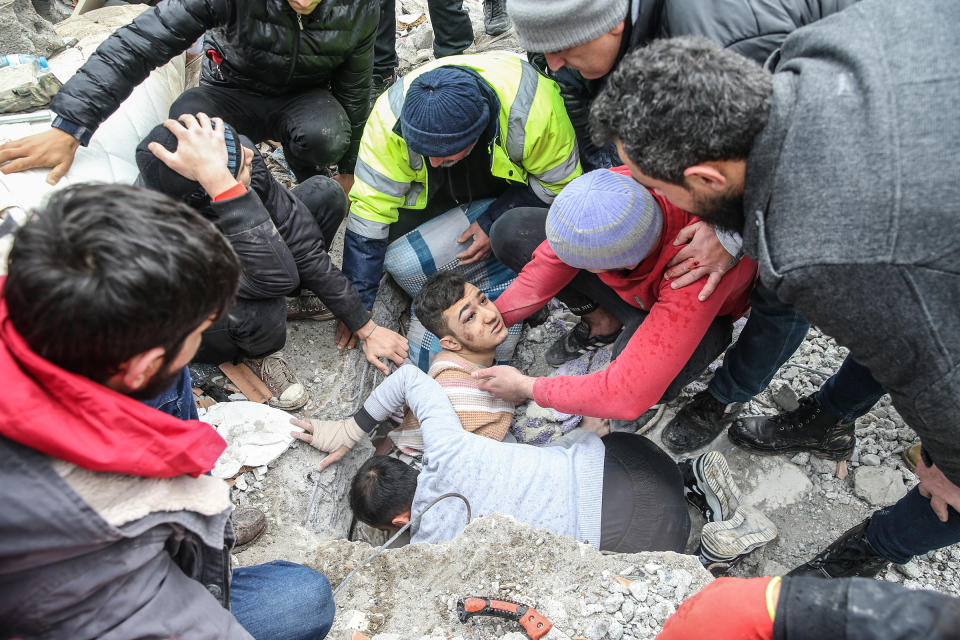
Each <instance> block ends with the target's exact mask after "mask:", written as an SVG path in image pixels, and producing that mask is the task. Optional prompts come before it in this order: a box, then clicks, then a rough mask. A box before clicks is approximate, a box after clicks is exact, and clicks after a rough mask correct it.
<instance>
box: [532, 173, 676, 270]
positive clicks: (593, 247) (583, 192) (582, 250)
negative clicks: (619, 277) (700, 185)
mask: <svg viewBox="0 0 960 640" xmlns="http://www.w3.org/2000/svg"><path fill="white" fill-rule="evenodd" d="M662 231H663V212H662V211H661V210H660V205H659V204H657V201H656V200H655V199H654V198H653V196H652V195H651V194H650V192H649V191H647V190H646V189H645V188H644V187H642V186H641V185H639V184H637V183H636V182H635V181H634V180H633V179H632V178H630V177H629V176H624V175H621V174H619V173H614V172H613V171H609V170H607V169H597V170H596V171H591V172H590V173H587V174H584V175H582V176H580V177H579V178H577V179H576V180H573V181H572V182H571V183H570V184H568V185H567V186H566V187H565V188H564V189H563V191H561V192H560V195H558V196H557V198H556V199H555V200H554V201H553V205H552V206H551V207H550V212H549V213H548V214H547V242H549V243H550V248H551V249H553V252H554V253H556V254H557V257H558V258H560V260H562V261H563V262H564V263H566V264H568V265H570V266H571V267H576V268H578V269H623V268H626V267H633V266H634V265H637V264H639V263H640V262H642V261H643V259H644V258H646V257H647V254H649V253H650V251H652V250H653V249H654V247H656V246H657V242H659V240H660V234H661V232H662Z"/></svg>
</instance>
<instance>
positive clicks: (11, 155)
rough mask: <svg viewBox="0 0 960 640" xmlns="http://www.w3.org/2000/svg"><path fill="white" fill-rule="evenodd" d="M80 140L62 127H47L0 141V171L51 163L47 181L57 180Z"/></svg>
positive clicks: (50, 182) (30, 167)
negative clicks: (43, 129) (40, 130)
mask: <svg viewBox="0 0 960 640" xmlns="http://www.w3.org/2000/svg"><path fill="white" fill-rule="evenodd" d="M79 146H80V142H79V141H78V140H77V139H76V138H74V137H73V136H72V135H70V134H69V133H67V132H66V131H61V130H60V129H57V128H50V129H48V130H47V131H43V132H41V133H36V134H34V135H32V136H27V137H25V138H20V139H19V140H11V141H10V142H7V143H6V144H3V145H0V164H3V163H4V162H6V164H3V166H0V171H2V172H3V173H17V172H18V171H26V170H27V169H36V168H41V167H43V168H45V167H52V170H51V171H50V173H48V174H47V184H57V183H58V182H60V178H62V177H63V176H64V175H66V173H67V171H69V170H70V166H71V165H72V164H73V158H74V156H75V155H76V153H77V147H79Z"/></svg>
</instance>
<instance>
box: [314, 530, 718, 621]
mask: <svg viewBox="0 0 960 640" xmlns="http://www.w3.org/2000/svg"><path fill="white" fill-rule="evenodd" d="M539 539H542V540H543V543H542V544H539V545H537V544H535V543H534V541H535V540H539ZM372 551H373V549H372V548H371V547H370V546H369V545H366V544H364V543H358V542H355V543H350V542H333V543H328V544H325V545H321V546H319V547H318V548H317V549H316V553H315V554H314V558H313V560H312V562H310V563H309V564H310V565H311V566H313V567H314V568H315V569H317V570H319V571H322V572H323V573H324V574H325V575H327V577H328V578H329V579H330V581H331V584H333V586H334V587H335V588H336V587H337V586H338V585H339V584H340V582H341V581H342V580H343V579H344V578H345V577H346V575H347V574H348V573H349V572H350V571H351V570H353V568H355V567H357V566H359V565H360V564H361V563H362V562H363V561H364V560H366V558H367V557H368V556H369V555H370V554H371V553H372ZM617 576H620V577H624V578H627V579H629V580H630V581H631V584H630V587H625V586H624V585H623V584H622V583H620V582H618V581H617V580H615V578H616V577H617ZM711 580H712V576H710V574H709V573H707V571H706V570H705V569H704V568H703V567H702V566H701V564H700V562H699V561H698V560H697V559H696V558H695V557H693V556H685V555H680V554H676V553H669V552H667V553H641V554H610V555H605V554H601V553H600V552H598V551H596V550H595V549H593V548H592V547H590V546H589V545H583V544H580V543H578V542H576V541H575V540H573V539H571V538H564V537H560V536H555V535H553V534H551V533H549V532H548V531H545V530H543V529H535V528H533V527H530V526H529V525H525V524H521V523H519V522H517V521H516V520H514V519H512V518H510V517H507V516H499V515H495V516H490V517H485V518H479V519H477V520H475V521H474V522H472V523H471V524H470V525H468V526H467V527H466V529H464V531H463V533H462V534H461V535H460V536H459V537H457V538H456V539H455V540H452V541H450V542H445V543H440V544H412V545H408V546H406V547H402V548H400V549H394V550H388V551H385V552H384V553H382V554H380V555H379V556H377V557H376V558H375V559H374V560H373V561H372V562H371V563H370V564H369V565H368V566H366V567H364V568H363V569H361V570H359V571H358V572H357V573H356V574H355V575H354V576H353V577H352V578H351V579H350V581H349V582H348V583H347V584H346V586H345V587H344V588H343V590H342V591H340V592H339V593H338V594H337V596H336V601H337V615H336V618H335V619H334V623H333V629H332V630H331V635H330V637H332V638H340V637H344V638H349V637H350V634H352V633H353V632H360V633H364V634H367V635H369V636H370V637H371V638H372V639H373V640H378V639H379V638H387V637H398V636H399V637H402V638H424V637H429V636H434V637H441V638H449V637H452V636H459V637H460V638H463V639H464V640H473V639H477V640H479V639H481V638H483V639H486V638H489V637H491V636H494V637H503V636H505V635H506V634H509V633H519V631H520V629H519V627H518V626H516V625H515V624H514V623H512V622H509V621H504V620H501V619H497V618H482V617H481V618H473V619H471V620H470V623H469V624H467V625H463V624H461V623H460V621H459V620H458V618H457V614H456V603H457V600H458V599H460V598H464V597H467V596H471V595H476V596H486V597H500V598H506V599H510V600H515V601H519V602H523V603H524V604H527V605H529V606H532V607H534V608H536V609H537V610H538V611H539V612H540V613H542V614H543V615H545V616H546V617H547V618H548V619H549V620H550V621H551V622H552V623H553V625H554V627H553V630H551V631H550V633H549V634H548V635H547V636H545V638H546V639H552V640H563V639H569V638H572V637H577V636H582V637H596V638H603V637H604V636H606V637H613V636H611V635H610V634H611V632H613V635H615V636H618V637H626V636H631V637H634V638H652V637H653V636H654V635H656V633H657V632H658V631H659V630H660V628H661V626H662V625H663V622H664V620H665V619H666V618H667V617H669V615H670V614H672V613H673V612H674V611H675V610H676V608H677V607H678V606H679V604H680V602H682V600H683V599H684V598H686V597H687V596H688V595H690V594H691V593H695V592H697V591H699V590H700V589H701V588H703V587H704V586H705V585H706V584H708V583H709V582H710V581H711ZM641 584H642V585H645V587H646V588H645V589H641V588H640V587H639V586H637V587H636V588H631V587H633V586H634V585H641ZM681 592H682V593H681ZM614 605H616V608H615V609H614ZM611 609H614V610H613V611H611ZM624 609H627V613H628V614H629V619H628V615H625V614H624ZM601 632H602V633H601ZM388 634H393V635H392V636H389V635H388Z"/></svg>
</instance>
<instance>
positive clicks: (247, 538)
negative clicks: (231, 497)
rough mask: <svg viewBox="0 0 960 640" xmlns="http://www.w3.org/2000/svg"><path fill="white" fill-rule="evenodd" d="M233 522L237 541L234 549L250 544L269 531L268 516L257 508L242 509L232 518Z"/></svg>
mask: <svg viewBox="0 0 960 640" xmlns="http://www.w3.org/2000/svg"><path fill="white" fill-rule="evenodd" d="M230 520H231V521H232V522H233V534H234V535H235V536H236V538H237V540H236V542H235V543H234V545H233V546H234V548H237V547H242V546H244V545H246V544H250V543H251V542H253V541H254V540H256V539H257V538H259V537H260V534H262V533H263V532H264V531H266V530H267V516H266V515H264V513H263V511H260V509H257V508H256V507H240V508H239V509H234V510H233V515H232V516H230Z"/></svg>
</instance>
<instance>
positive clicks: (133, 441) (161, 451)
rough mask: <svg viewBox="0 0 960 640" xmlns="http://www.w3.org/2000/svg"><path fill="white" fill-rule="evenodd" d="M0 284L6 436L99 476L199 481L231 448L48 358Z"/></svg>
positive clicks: (0, 409) (204, 428) (202, 426)
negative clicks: (11, 311) (20, 328)
mask: <svg viewBox="0 0 960 640" xmlns="http://www.w3.org/2000/svg"><path fill="white" fill-rule="evenodd" d="M5 281H6V278H0V380H3V386H4V392H3V393H2V394H0V435H3V436H4V437H6V438H9V439H11V440H13V441H15V442H18V443H20V444H22V445H24V446H27V447H30V448H31V449H35V450H37V451H40V452H42V453H45V454H47V455H49V456H52V457H54V458H58V459H60V460H66V461H68V462H72V463H73V464H76V465H78V466H80V467H83V468H85V469H90V470H93V471H110V472H114V473H127V474H132V475H137V476H144V477H151V478H169V477H172V476H177V475H181V474H189V475H192V476H198V475H200V474H202V473H206V472H207V471H209V470H210V469H212V468H213V465H214V463H215V462H216V460H217V458H218V457H219V456H220V454H221V453H222V452H223V450H224V449H225V448H226V446H227V445H226V442H224V440H223V438H221V437H220V435H219V434H218V433H217V432H216V430H215V429H214V428H213V427H211V426H210V425H208V424H207V423H205V422H200V421H198V420H179V419H177V418H174V417H173V416H170V415H168V414H166V413H163V412H162V411H157V410H156V409H152V408H150V407H148V406H147V405H145V404H143V403H142V402H139V401H137V400H134V399H133V398H130V397H128V396H125V395H123V394H121V393H118V392H116V391H113V390H112V389H109V388H107V387H105V386H103V385H102V384H98V383H96V382H94V381H92V380H90V379H89V378H85V377H83V376H79V375H76V374H73V373H70V372H69V371H66V370H64V369H61V368H60V367H58V366H57V365H55V364H53V363H51V362H49V361H47V360H44V359H43V358H41V357H40V356H39V355H37V354H36V353H34V352H33V350H31V349H30V347H29V346H27V343H26V342H25V341H24V339H23V337H21V336H20V334H19V333H17V331H16V329H14V327H13V323H12V322H11V321H10V317H9V315H8V312H7V304H6V300H5V299H3V297H2V289H3V284H4V282H5Z"/></svg>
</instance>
